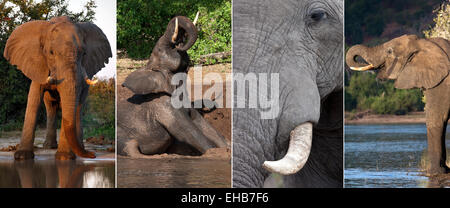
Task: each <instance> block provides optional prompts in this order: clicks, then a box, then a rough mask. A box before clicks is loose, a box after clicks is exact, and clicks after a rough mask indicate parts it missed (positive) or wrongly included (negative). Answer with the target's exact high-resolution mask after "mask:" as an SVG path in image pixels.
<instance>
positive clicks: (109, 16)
mask: <svg viewBox="0 0 450 208" xmlns="http://www.w3.org/2000/svg"><path fill="white" fill-rule="evenodd" d="M87 1H88V0H70V1H69V10H71V11H74V12H80V11H81V10H83V6H84V5H85V4H86V2H87ZM95 5H97V8H95V20H94V24H96V25H97V26H98V27H100V29H102V30H103V32H104V33H105V35H106V37H108V41H109V44H110V45H111V50H112V54H113V57H112V58H110V59H109V63H108V64H107V65H106V66H105V68H103V69H102V70H101V71H99V72H98V73H97V75H96V76H97V77H98V78H99V79H103V78H111V77H116V0H95Z"/></svg>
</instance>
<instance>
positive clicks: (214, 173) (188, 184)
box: [117, 158, 231, 188]
mask: <svg viewBox="0 0 450 208" xmlns="http://www.w3.org/2000/svg"><path fill="white" fill-rule="evenodd" d="M117 165H118V166H117V183H118V185H117V186H118V187H119V188H205V187H207V188H229V187H231V163H230V161H229V160H209V159H186V158H177V159H131V158H118V161H117Z"/></svg>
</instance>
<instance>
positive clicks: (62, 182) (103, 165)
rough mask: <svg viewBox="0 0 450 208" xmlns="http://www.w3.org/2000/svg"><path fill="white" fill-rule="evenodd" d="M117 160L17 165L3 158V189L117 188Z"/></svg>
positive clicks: (39, 159) (45, 159) (42, 160)
mask: <svg viewBox="0 0 450 208" xmlns="http://www.w3.org/2000/svg"><path fill="white" fill-rule="evenodd" d="M114 166H115V165H114V160H111V159H92V160H75V161H56V160H55V159H54V156H36V158H35V159H34V160H26V161H14V159H13V158H12V157H11V156H0V176H1V177H0V187H1V188H6V187H8V188H20V187H22V188H114V187H115V168H114Z"/></svg>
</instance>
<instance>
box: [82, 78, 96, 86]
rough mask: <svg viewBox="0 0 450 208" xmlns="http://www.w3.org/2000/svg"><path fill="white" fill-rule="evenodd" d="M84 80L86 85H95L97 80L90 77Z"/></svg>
mask: <svg viewBox="0 0 450 208" xmlns="http://www.w3.org/2000/svg"><path fill="white" fill-rule="evenodd" d="M85 80H86V84H88V85H95V84H97V82H98V80H97V79H95V80H91V79H88V78H86V79H85Z"/></svg>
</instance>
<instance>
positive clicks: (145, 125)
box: [117, 13, 227, 157]
mask: <svg viewBox="0 0 450 208" xmlns="http://www.w3.org/2000/svg"><path fill="white" fill-rule="evenodd" d="M197 18H198V13H197V17H196V18H195V20H194V22H191V21H190V20H189V18H187V17H184V16H176V17H174V18H172V19H171V20H170V22H169V23H168V25H167V29H166V31H165V33H164V34H163V35H162V36H161V37H160V39H159V40H158V41H157V43H156V45H155V47H154V48H153V51H152V53H151V56H150V59H149V61H148V63H147V65H146V66H145V67H144V68H142V69H139V70H136V71H134V72H132V73H131V74H129V75H128V76H127V77H126V79H125V81H124V82H123V83H122V86H123V87H125V88H127V89H129V90H130V91H131V92H133V93H134V94H133V95H132V96H131V97H129V98H124V99H122V98H119V99H118V103H117V106H118V111H117V152H118V154H120V155H125V156H131V157H145V156H146V155H153V154H161V153H165V152H167V151H168V149H169V148H170V147H171V146H172V145H173V144H174V143H181V144H187V145H188V146H190V147H193V148H194V150H196V151H198V152H199V153H205V152H206V150H208V149H210V148H214V147H227V143H226V141H225V139H224V137H223V136H222V135H221V134H220V133H218V132H217V131H216V130H215V129H214V128H213V127H212V126H211V125H210V124H209V123H208V122H207V121H206V120H205V119H204V118H203V117H202V116H201V115H200V113H199V112H198V111H197V110H196V109H194V108H175V107H173V106H172V104H171V96H172V94H173V93H174V90H175V89H176V87H184V88H186V85H183V84H180V85H177V86H173V85H171V80H172V77H173V76H174V75H175V74H176V73H187V71H188V66H189V56H188V55H187V52H186V51H187V50H188V49H189V48H190V47H191V46H192V45H193V44H194V43H195V41H196V39H197V36H198V34H197V28H196V27H195V23H196V20H197ZM182 82H183V83H186V79H183V80H182Z"/></svg>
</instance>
